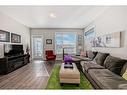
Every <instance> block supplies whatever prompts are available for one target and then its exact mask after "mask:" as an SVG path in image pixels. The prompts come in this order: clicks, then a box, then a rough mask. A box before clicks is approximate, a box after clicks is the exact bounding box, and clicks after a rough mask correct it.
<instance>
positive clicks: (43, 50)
mask: <svg viewBox="0 0 127 95" xmlns="http://www.w3.org/2000/svg"><path fill="white" fill-rule="evenodd" d="M34 37H41V38H42V49H43V51H42V56H41V57H34V56H33V54H34V51H33V49H34V47H33V38H34ZM43 40H44V39H43V36H42V35H32V36H31V48H32V50H31V52H32V59H43V58H44V56H43V55H44V41H43Z"/></svg>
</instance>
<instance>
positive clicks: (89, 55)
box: [87, 51, 97, 59]
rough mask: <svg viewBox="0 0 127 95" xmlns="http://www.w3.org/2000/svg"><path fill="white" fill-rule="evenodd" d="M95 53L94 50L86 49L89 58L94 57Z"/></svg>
mask: <svg viewBox="0 0 127 95" xmlns="http://www.w3.org/2000/svg"><path fill="white" fill-rule="evenodd" d="M96 55H97V52H95V51H87V57H88V58H90V59H94V58H95V56H96Z"/></svg>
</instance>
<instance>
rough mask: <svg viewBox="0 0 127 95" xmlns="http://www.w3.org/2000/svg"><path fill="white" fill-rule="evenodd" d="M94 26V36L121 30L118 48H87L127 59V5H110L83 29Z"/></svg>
mask: <svg viewBox="0 0 127 95" xmlns="http://www.w3.org/2000/svg"><path fill="white" fill-rule="evenodd" d="M92 26H95V32H96V36H101V35H105V34H109V33H113V32H120V31H121V32H122V36H121V47H120V48H86V49H87V50H88V49H89V50H97V51H101V52H108V53H111V55H113V56H116V57H122V58H126V59H127V53H126V51H127V7H124V6H123V7H121V6H116V7H110V8H108V9H107V10H106V11H105V12H104V13H103V14H101V15H100V16H99V17H98V18H96V19H95V20H94V21H93V22H92V23H91V24H90V25H89V26H88V27H86V28H85V31H86V30H87V29H89V28H90V27H92Z"/></svg>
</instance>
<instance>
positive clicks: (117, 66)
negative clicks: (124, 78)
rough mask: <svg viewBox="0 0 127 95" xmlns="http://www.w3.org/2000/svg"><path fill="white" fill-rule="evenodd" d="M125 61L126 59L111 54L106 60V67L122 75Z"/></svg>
mask: <svg viewBox="0 0 127 95" xmlns="http://www.w3.org/2000/svg"><path fill="white" fill-rule="evenodd" d="M125 62H126V60H124V59H121V58H117V57H113V56H111V55H109V56H108V57H107V58H106V59H105V61H104V67H105V68H107V69H109V70H110V71H112V72H114V73H115V74H118V75H120V73H121V69H122V67H123V65H124V64H125Z"/></svg>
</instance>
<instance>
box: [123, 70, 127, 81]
mask: <svg viewBox="0 0 127 95" xmlns="http://www.w3.org/2000/svg"><path fill="white" fill-rule="evenodd" d="M122 77H123V78H124V79H125V80H127V69H126V71H125V73H124V74H123V75H122Z"/></svg>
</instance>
